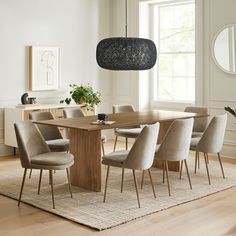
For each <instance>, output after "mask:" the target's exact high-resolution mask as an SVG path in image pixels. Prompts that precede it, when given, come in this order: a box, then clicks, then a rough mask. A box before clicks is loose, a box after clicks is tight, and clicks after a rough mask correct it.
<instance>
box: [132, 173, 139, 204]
mask: <svg viewBox="0 0 236 236" xmlns="http://www.w3.org/2000/svg"><path fill="white" fill-rule="evenodd" d="M133 176H134V185H135V189H136V195H137V200H138V207H139V208H140V200H139V194H138V187H137V181H136V177H135V170H133Z"/></svg>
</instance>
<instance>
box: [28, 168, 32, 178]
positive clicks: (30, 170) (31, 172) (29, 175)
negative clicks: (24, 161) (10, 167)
mask: <svg viewBox="0 0 236 236" xmlns="http://www.w3.org/2000/svg"><path fill="white" fill-rule="evenodd" d="M31 175H32V169H30V174H29V179H31Z"/></svg>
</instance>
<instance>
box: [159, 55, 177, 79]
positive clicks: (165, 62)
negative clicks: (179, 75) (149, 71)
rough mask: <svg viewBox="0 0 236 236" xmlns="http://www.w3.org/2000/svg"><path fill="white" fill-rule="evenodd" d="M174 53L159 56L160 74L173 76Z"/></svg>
mask: <svg viewBox="0 0 236 236" xmlns="http://www.w3.org/2000/svg"><path fill="white" fill-rule="evenodd" d="M172 64H173V63H172V55H171V54H169V55H168V54H160V56H159V68H158V69H159V75H160V76H172Z"/></svg>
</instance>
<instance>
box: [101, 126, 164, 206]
mask: <svg viewBox="0 0 236 236" xmlns="http://www.w3.org/2000/svg"><path fill="white" fill-rule="evenodd" d="M159 126H160V125H159V123H156V124H153V125H148V126H145V127H144V128H143V129H142V131H141V133H140V134H139V136H138V137H137V139H136V141H135V143H134V145H133V146H132V148H131V150H130V151H127V150H123V151H115V152H112V153H109V154H106V155H105V156H103V157H102V163H103V164H104V165H107V166H108V168H107V175H106V183H105V191H104V199H103V202H105V200H106V194H107V184H108V177H109V171H110V167H111V166H115V167H120V168H122V169H124V168H127V169H131V170H132V172H133V178H134V185H135V189H136V195H137V200H138V206H139V208H140V200H139V193H138V188H137V181H136V176H135V170H148V173H149V177H150V181H151V185H152V190H153V194H154V197H155V198H156V194H155V189H154V185H153V182H152V177H151V171H150V167H151V166H152V164H153V159H154V153H155V147H156V142H157V137H158V132H159ZM122 181H123V177H122Z"/></svg>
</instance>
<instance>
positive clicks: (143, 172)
mask: <svg viewBox="0 0 236 236" xmlns="http://www.w3.org/2000/svg"><path fill="white" fill-rule="evenodd" d="M144 174H145V170H143V171H142V181H141V189H143V181H144Z"/></svg>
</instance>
